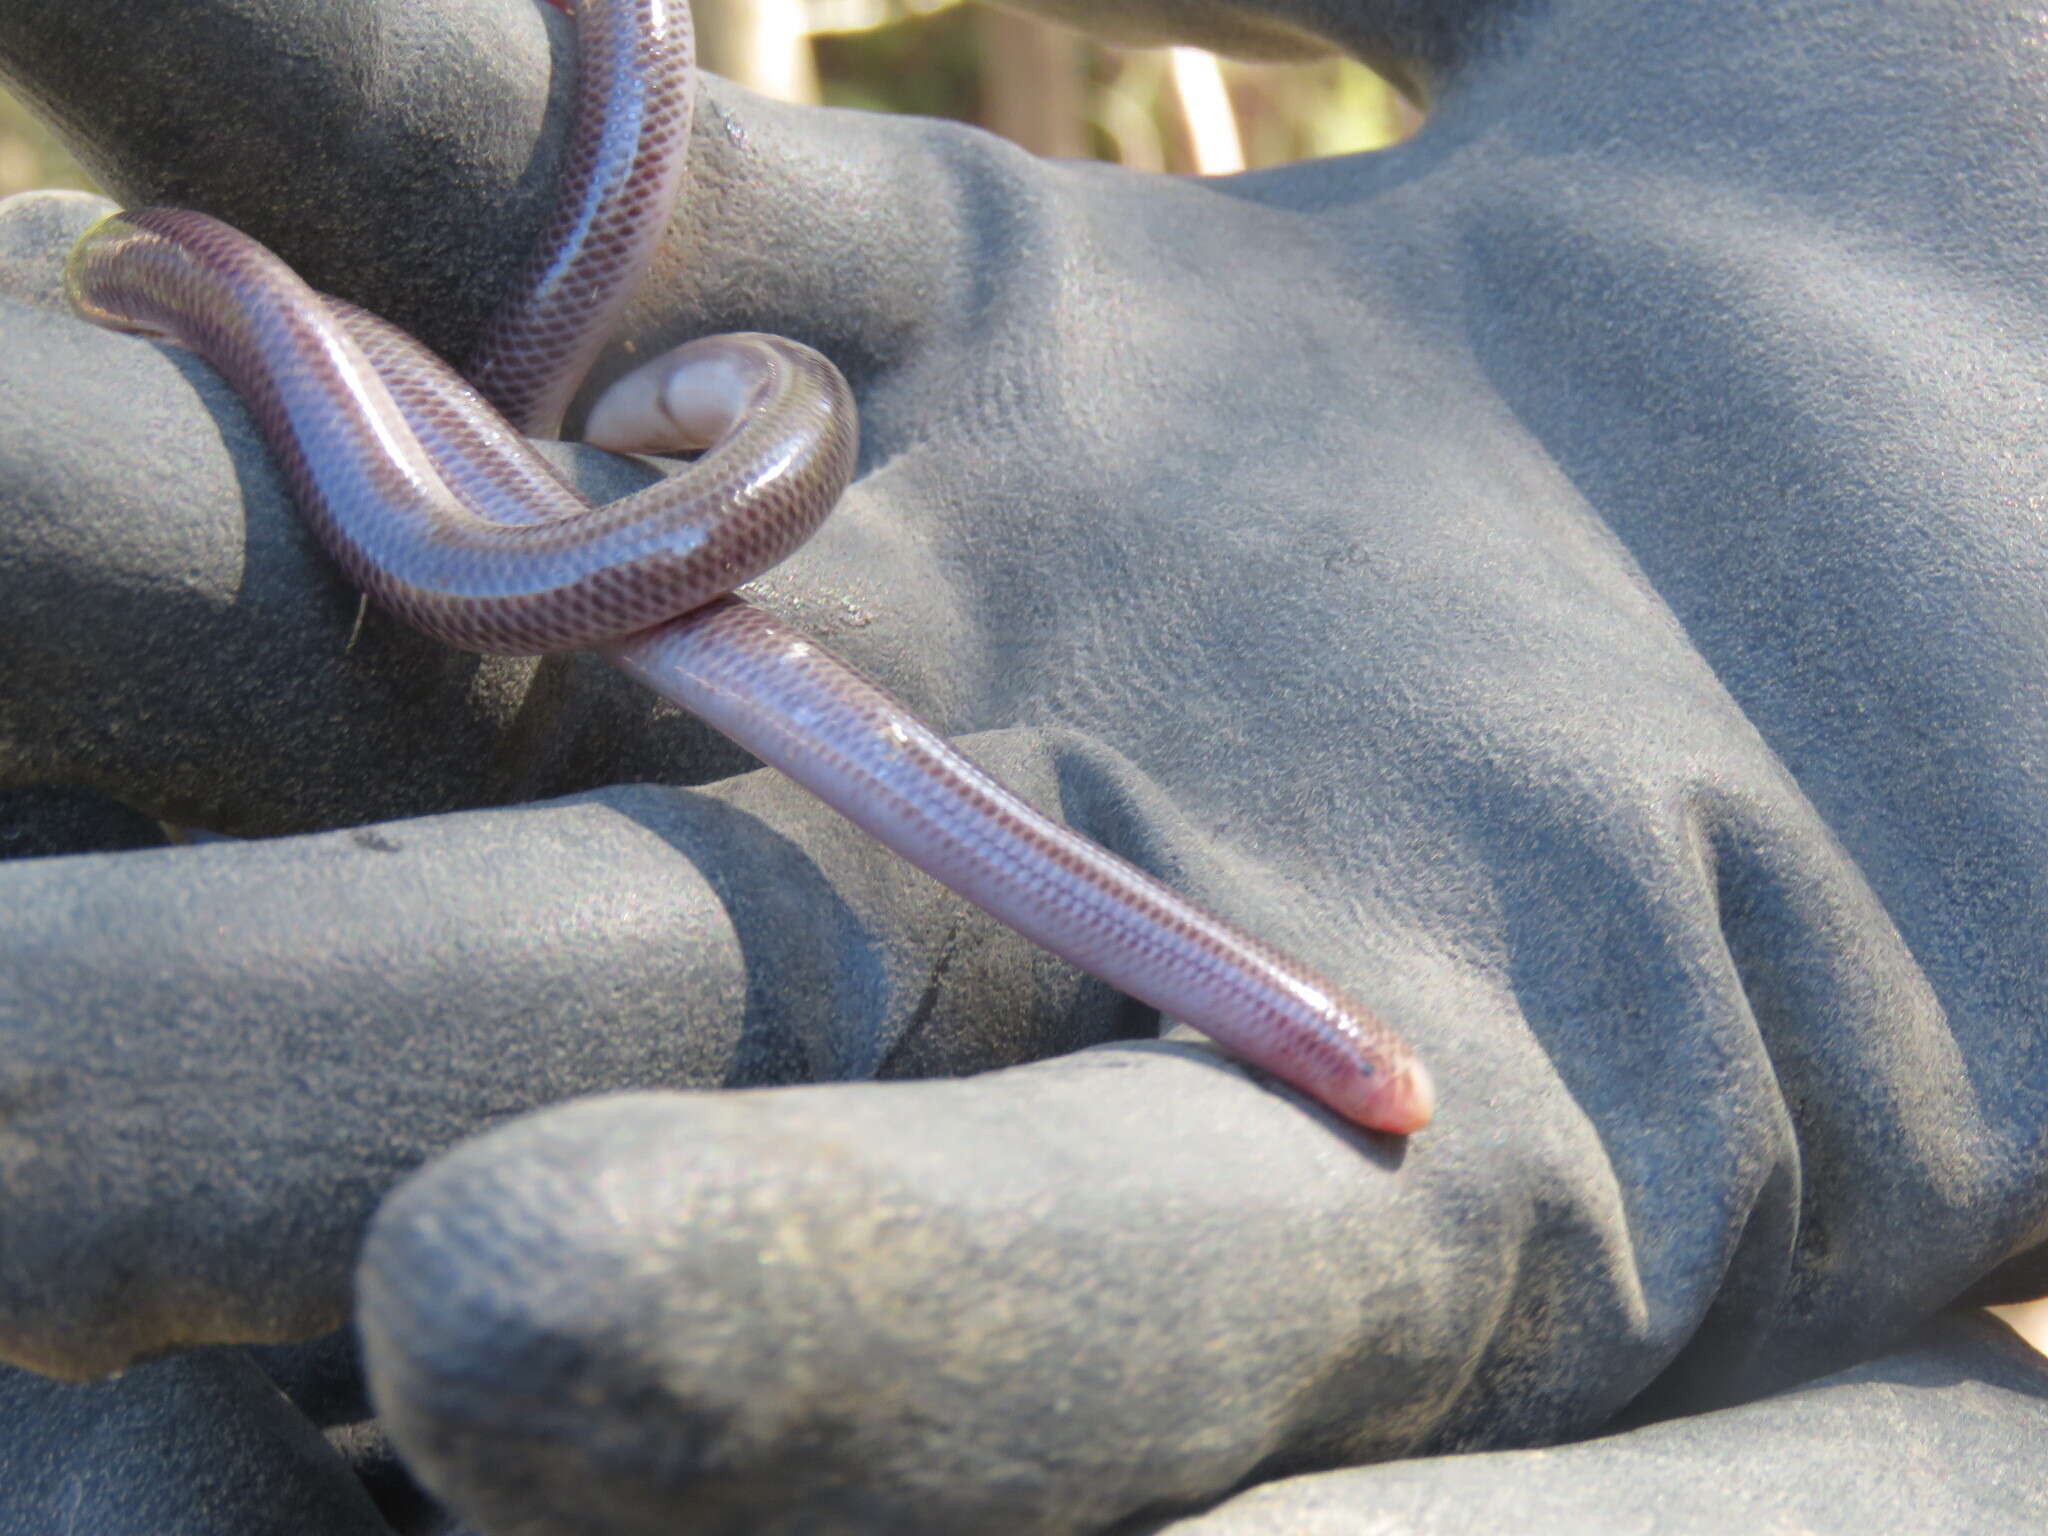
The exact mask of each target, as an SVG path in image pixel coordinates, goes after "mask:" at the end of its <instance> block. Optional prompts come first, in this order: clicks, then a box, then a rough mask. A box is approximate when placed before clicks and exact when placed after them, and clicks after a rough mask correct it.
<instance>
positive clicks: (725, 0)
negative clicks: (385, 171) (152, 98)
mask: <svg viewBox="0 0 2048 1536" xmlns="http://www.w3.org/2000/svg"><path fill="white" fill-rule="evenodd" d="M0 3H4V0H0ZM693 8H694V10H695V14H696V18H697V40H698V52H699V55H700V57H701V59H702V61H703V64H704V67H705V68H707V69H710V70H712V71H713V72H715V73H717V74H721V75H724V76H726V77H727V78H728V79H731V80H737V81H739V82H741V83H742V84H744V85H747V86H749V87H751V88H752V89H754V90H757V91H760V92H761V93H762V94H764V95H769V96H775V97H779V98H781V99H782V100H784V101H795V102H822V103H825V104H827V105H830V106H842V107H862V108H867V109H869V110H873V111H881V112H913V113H919V114H922V115H924V116H928V117H948V118H953V119H955V120H957V121H959V122H964V123H975V124H978V125H980V126H981V127H983V128H987V129H989V130H990V131H992V132H995V133H1000V134H1002V135H1004V136H1005V137H1006V138H1010V139H1013V140H1015V141H1016V142H1017V143H1019V144H1021V145H1023V146H1024V148H1026V149H1028V150H1031V151H1032V152H1033V153H1035V154H1040V155H1055V156H1063V157H1086V158H1092V159H1097V160H1108V161H1114V162H1117V163H1119V164H1122V165H1128V166H1131V167H1133V168H1134V169H1138V170H1147V171H1170V172H1178V173H1185V174H1194V175H1224V174H1228V173H1229V172H1232V171H1239V170H1246V169H1252V168H1256V167H1258V166H1263V165H1278V164H1281V163H1283V162H1285V161H1289V160H1302V159H1308V158H1312V157H1315V156H1319V155H1341V154H1352V153H1355V152H1358V151H1360V150H1369V149H1380V148H1383V147H1385V146H1386V145H1389V144H1393V143H1396V142H1398V141H1399V140H1400V139H1402V138H1405V137H1406V136H1407V135H1408V134H1410V133H1412V132H1414V130H1415V129H1416V127H1417V126H1418V125H1419V124H1420V122H1421V116H1420V114H1419V113H1418V112H1417V111H1416V110H1415V109H1414V108H1413V107H1412V106H1411V105H1409V103H1408V102H1406V101H1405V100H1403V99H1402V98H1401V97H1400V96H1398V95H1397V94H1396V93H1395V92H1394V91H1393V90H1392V89H1391V88H1390V87H1389V86H1388V85H1387V84H1386V83H1385V82H1384V81H1382V80H1381V79H1380V78H1379V77H1378V76H1376V75H1374V74H1373V73H1372V72H1371V71H1370V70H1368V69H1366V68H1365V67H1364V66H1363V65H1361V64H1356V63H1353V62H1352V61H1351V60H1349V59H1329V60H1325V61H1322V62H1318V63H1314V64H1303V65H1261V64H1241V63H1238V62H1236V61H1234V60H1228V59H1219V58H1217V57H1216V56H1215V55H1214V54H1210V53H1204V52H1202V51H1201V50H1200V49H1195V48H1160V49H1129V48H1113V47H1110V46H1108V45H1107V44H1104V43H1099V42H1096V41H1094V40H1093V39H1091V38H1087V37H1084V36H1082V35H1081V34H1079V33H1076V32H1071V31H1068V30H1066V29H1065V28H1062V27H1056V26H1053V25H1051V24H1050V23H1047V22H1041V21H1037V20H1035V19H1033V18H1031V17H1028V16H1021V15H1015V14H1013V13H1011V12H1008V11H1001V10H996V9H993V8H990V7H985V6H981V5H971V4H969V5H956V4H952V3H950V0H695V4H694V7H693ZM91 186H92V181H91V179H90V178H89V177H87V176H86V174H85V173H84V171H83V170H81V169H80V168H79V166H78V164H77V163H76V162H75V161H73V160H72V158H71V157H70V156H69V155H67V154H66V153H65V152H64V150H63V148H62V147H61V146H60V145H58V144H57V143H56V141H55V140H53V139H52V138H51V137H50V136H49V135H48V134H47V133H45V132H44V131H43V130H42V129H41V127H40V126H38V124H37V123H36V121H35V119H34V118H32V117H31V116H30V115H29V114H28V112H27V111H26V110H25V109H24V108H23V107H22V106H21V104H20V103H19V102H17V101H15V100H13V99H12V98H10V97H9V96H7V95H6V93H5V92H4V91H0V197H5V196H8V195H9V194H11V193H15V192H24V191H28V190H30V189H32V188H36V187H83V188H90V187H91ZM1995 1310H1997V1311H1999V1312H2000V1313H2001V1314H2002V1315H2003V1316H2004V1317H2005V1318H2006V1320H2007V1321H2008V1322H2010V1323H2012V1324H2013V1325H2014V1326H2015V1327H2016V1328H2018V1329H2019V1330H2020V1331H2021V1332H2022V1333H2023V1334H2025V1335H2026V1336H2027V1337H2028V1338H2029V1339H2030V1340H2031V1341H2032V1342H2033V1343H2034V1345H2035V1346H2036V1347H2037V1348H2040V1349H2043V1350H2048V1301H2040V1302H2033V1303H2029V1304H2028V1305H2026V1306H2021V1307H2006V1308H1998V1309H1995Z"/></svg>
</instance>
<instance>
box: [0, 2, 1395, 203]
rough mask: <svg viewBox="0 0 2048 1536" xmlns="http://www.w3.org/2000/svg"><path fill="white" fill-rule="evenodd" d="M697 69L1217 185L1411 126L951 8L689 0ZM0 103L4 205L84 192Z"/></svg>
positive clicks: (1033, 24) (1349, 92)
mask: <svg viewBox="0 0 2048 1536" xmlns="http://www.w3.org/2000/svg"><path fill="white" fill-rule="evenodd" d="M694 9H695V12H696V17H697V36H698V51H699V54H700V56H701V57H702V60H703V63H704V67H705V68H707V69H709V70H712V71H713V72H715V73H717V74H721V75H724V76H726V77H727V78H728V79H731V80H737V81H739V82H740V83H742V84H744V85H747V86H749V87H751V88H752V89H754V90H757V91H760V92H762V93H763V94H764V95H769V96H776V97H779V98H781V99H782V100H784V101H798V102H823V103H825V104H827V105H830V106H843V107H865V108H869V109H872V110H875V111H883V112H914V113H919V114H922V115H925V116H929V117H950V118H954V119H956V120H958V121H960V122H966V123H976V124H979V125H980V126H982V127H984V128H987V129H989V130H991V131H992V132H995V133H1000V134H1002V135H1004V136H1005V137H1006V138H1010V139H1014V140H1015V141H1016V142H1017V143H1019V144H1021V145H1023V146H1024V147H1025V148H1026V149H1029V150H1031V151H1032V152H1033V153H1035V154H1041V155H1057V156H1065V157H1086V158H1092V159H1098V160H1110V161H1115V162H1118V163H1120V164H1123V165H1128V166H1132V167H1134V168H1136V169H1139V170H1148V171H1176V172H1188V173H1195V174H1204V175H1216V174H1222V173H1226V172H1230V171H1237V170H1244V169H1246V168H1249V167H1255V166H1262V165H1277V164H1279V163H1281V162H1283V161H1288V160H1300V159H1305V158H1308V157H1311V156H1316V155H1337V154H1349V153H1352V152H1354V151H1357V150H1365V149H1378V148H1380V147H1381V146H1383V145H1386V144H1391V143H1393V142H1395V141H1396V140H1398V139H1400V138H1402V137H1403V136H1405V135H1406V134H1408V133H1410V132H1412V131H1413V129H1414V127H1415V125H1416V124H1417V122H1419V121H1420V118H1419V116H1418V114H1416V113H1415V111H1414V109H1413V108H1411V107H1410V106H1409V105H1408V104H1407V103H1406V102H1405V101H1403V100H1402V99H1401V98H1400V97H1399V96H1397V95H1396V94H1395V93H1394V92H1393V91H1392V90H1391V89H1390V88H1389V87H1388V86H1387V85H1386V84H1385V83H1384V82H1383V81H1381V80H1380V79H1379V77H1378V76H1376V75H1374V74H1373V73H1372V72H1371V71H1370V70H1368V69H1366V68H1365V67H1364V66H1363V65H1360V64H1355V63H1352V62H1351V61H1350V60H1348V59H1331V60H1328V61H1325V62H1320V63H1315V64H1308V65H1253V64H1239V63H1235V62H1232V61H1229V60H1219V59H1218V58H1217V57H1216V56H1215V55H1214V54H1210V53H1204V52H1202V51H1201V50H1199V49H1194V48H1159V49H1127V48H1112V47H1109V46H1107V45H1106V44H1102V43H1098V42H1095V41H1093V40H1091V39H1089V38H1086V37H1083V36H1082V35H1081V34H1079V33H1076V32H1070V31H1067V30H1066V29H1064V28H1061V27H1055V26H1052V25H1051V24H1049V23H1046V22H1041V21H1037V20H1034V19H1032V18H1031V17H1027V16H1020V15H1015V14H1012V13H1010V12H1007V11H1000V10H995V9H992V8H989V7H985V6H981V5H954V4H950V3H948V0H696V5H695V7H694ZM90 186H91V181H90V179H89V178H87V177H86V175H85V174H84V172H83V171H81V170H80V169H79V167H78V165H77V164H76V162H74V161H73V160H72V159H71V157H70V156H69V155H67V154H65V153H64V151H63V150H62V149H61V148H60V147H59V146H58V145H57V144H56V143H55V142H54V141H53V140H52V139H51V138H50V136H49V135H48V134H46V133H44V132H43V131H42V130H41V129H40V128H39V127H38V126H37V124H36V122H35V120H34V119H33V118H31V117H30V116H29V114H28V113H27V111H26V110H24V109H23V107H22V106H21V104H20V103H19V102H16V101H14V100H12V99H11V98H9V97H7V96H6V95H5V94H4V93H0V197H5V196H7V195H8V194H9V193H13V192H22V191H27V190H28V189H30V188H33V187H90Z"/></svg>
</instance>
